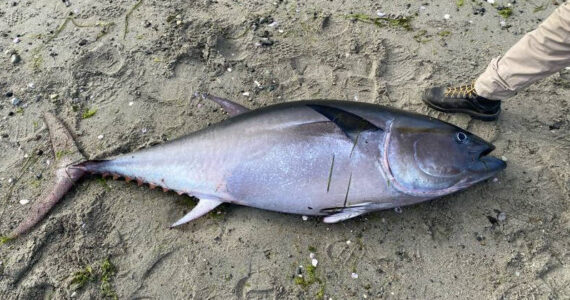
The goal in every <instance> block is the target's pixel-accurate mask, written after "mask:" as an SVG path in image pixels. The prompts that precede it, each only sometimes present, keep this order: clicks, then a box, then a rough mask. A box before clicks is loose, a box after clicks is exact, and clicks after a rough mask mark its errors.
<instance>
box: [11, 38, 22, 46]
mask: <svg viewBox="0 0 570 300" xmlns="http://www.w3.org/2000/svg"><path fill="white" fill-rule="evenodd" d="M19 42H20V38H19V37H17V38H15V39H13V40H12V43H14V44H17V43H19Z"/></svg>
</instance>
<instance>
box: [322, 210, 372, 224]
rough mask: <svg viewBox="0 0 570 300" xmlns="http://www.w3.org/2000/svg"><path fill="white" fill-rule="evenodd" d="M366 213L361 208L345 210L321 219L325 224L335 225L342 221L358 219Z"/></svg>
mask: <svg viewBox="0 0 570 300" xmlns="http://www.w3.org/2000/svg"><path fill="white" fill-rule="evenodd" d="M366 212H367V210H366V209H363V208H361V207H355V208H345V209H343V210H342V211H341V212H339V213H336V214H334V215H330V216H327V217H325V218H324V219H323V222H325V223H337V222H340V221H344V220H348V219H352V218H354V217H358V216H360V215H362V214H364V213H366Z"/></svg>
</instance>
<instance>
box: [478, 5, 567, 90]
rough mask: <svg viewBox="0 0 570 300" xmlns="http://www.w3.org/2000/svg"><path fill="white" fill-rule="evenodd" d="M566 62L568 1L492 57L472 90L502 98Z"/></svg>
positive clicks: (559, 67)
mask: <svg viewBox="0 0 570 300" xmlns="http://www.w3.org/2000/svg"><path fill="white" fill-rule="evenodd" d="M569 65H570V2H565V3H564V4H561V5H560V7H558V8H557V9H556V10H555V11H554V12H553V13H552V14H551V15H550V16H549V17H548V18H547V19H546V20H545V21H544V22H542V23H541V24H540V25H539V26H538V28H537V29H535V30H533V31H531V32H529V33H527V34H526V35H525V36H524V37H523V38H522V39H520V40H519V41H518V42H517V43H516V44H515V45H514V46H512V47H511V49H509V51H507V53H505V54H504V55H503V56H502V57H497V58H495V59H493V60H492V61H491V63H490V64H489V66H487V69H486V70H485V72H483V74H481V75H480V76H479V78H477V80H476V81H475V91H476V92H477V94H478V95H480V96H483V97H485V98H488V99H493V100H500V99H505V98H508V97H511V96H513V95H514V94H515V93H516V92H517V91H519V90H521V89H522V88H525V87H527V86H529V85H530V84H532V83H533V82H535V81H537V80H540V79H542V78H545V77H547V76H549V75H551V74H554V73H556V72H558V71H560V70H561V69H563V68H564V67H566V66H569Z"/></svg>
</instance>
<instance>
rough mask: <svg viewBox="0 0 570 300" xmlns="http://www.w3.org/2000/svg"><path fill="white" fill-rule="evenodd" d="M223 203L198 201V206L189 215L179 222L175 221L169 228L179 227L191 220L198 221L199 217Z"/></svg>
mask: <svg viewBox="0 0 570 300" xmlns="http://www.w3.org/2000/svg"><path fill="white" fill-rule="evenodd" d="M222 203H223V202H222V201H220V200H217V199H200V201H198V205H196V207H194V208H193V209H192V210H191V211H190V212H189V213H187V214H186V215H184V217H182V218H181V219H180V220H178V221H176V222H175V223H174V224H172V225H170V228H173V227H176V226H180V225H182V224H186V223H188V222H190V221H192V220H195V219H198V218H199V217H201V216H203V215H205V214H207V213H208V212H210V211H211V210H213V209H214V208H216V207H218V205H220V204H222Z"/></svg>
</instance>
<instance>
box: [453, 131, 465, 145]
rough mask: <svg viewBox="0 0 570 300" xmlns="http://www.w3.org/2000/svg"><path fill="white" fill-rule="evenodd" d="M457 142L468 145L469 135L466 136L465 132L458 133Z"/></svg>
mask: <svg viewBox="0 0 570 300" xmlns="http://www.w3.org/2000/svg"><path fill="white" fill-rule="evenodd" d="M455 141H457V142H458V143H460V144H463V143H466V142H467V134H465V132H461V131H460V132H458V133H456V134H455Z"/></svg>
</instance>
